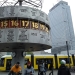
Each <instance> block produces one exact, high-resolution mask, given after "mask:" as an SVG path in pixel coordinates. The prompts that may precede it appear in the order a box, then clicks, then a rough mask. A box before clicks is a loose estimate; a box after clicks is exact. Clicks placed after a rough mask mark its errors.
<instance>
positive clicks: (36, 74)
mask: <svg viewBox="0 0 75 75" xmlns="http://www.w3.org/2000/svg"><path fill="white" fill-rule="evenodd" d="M49 73H50V71H47V73H46V75H49ZM0 75H8V72H0ZM34 75H38V71H35V74H34ZM53 75H57V70H54V72H53ZM71 75H75V73H72V72H71Z"/></svg>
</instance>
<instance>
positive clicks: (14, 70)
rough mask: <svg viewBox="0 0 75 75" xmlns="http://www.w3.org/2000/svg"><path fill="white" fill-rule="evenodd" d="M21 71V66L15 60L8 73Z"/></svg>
mask: <svg viewBox="0 0 75 75" xmlns="http://www.w3.org/2000/svg"><path fill="white" fill-rule="evenodd" d="M21 71H22V68H21V66H20V62H17V63H16V64H15V65H14V66H12V68H11V70H10V72H9V74H8V75H11V74H12V75H14V74H15V75H19V74H20V73H21Z"/></svg>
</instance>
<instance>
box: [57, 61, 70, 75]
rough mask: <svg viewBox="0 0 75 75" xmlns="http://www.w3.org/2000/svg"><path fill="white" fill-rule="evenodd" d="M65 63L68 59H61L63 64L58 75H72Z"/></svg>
mask: <svg viewBox="0 0 75 75" xmlns="http://www.w3.org/2000/svg"><path fill="white" fill-rule="evenodd" d="M65 64H66V61H65V60H61V65H60V67H59V69H58V74H57V75H71V73H70V70H69V68H68V67H66V66H65Z"/></svg>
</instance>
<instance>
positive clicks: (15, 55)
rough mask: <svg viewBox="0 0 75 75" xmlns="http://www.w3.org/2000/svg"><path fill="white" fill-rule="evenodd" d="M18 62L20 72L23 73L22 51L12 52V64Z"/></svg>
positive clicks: (23, 60)
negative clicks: (20, 68)
mask: <svg viewBox="0 0 75 75" xmlns="http://www.w3.org/2000/svg"><path fill="white" fill-rule="evenodd" d="M16 62H20V66H21V67H22V74H23V75H24V64H25V59H24V55H23V52H22V51H19V50H18V51H16V52H12V66H13V65H14V64H15V63H16Z"/></svg>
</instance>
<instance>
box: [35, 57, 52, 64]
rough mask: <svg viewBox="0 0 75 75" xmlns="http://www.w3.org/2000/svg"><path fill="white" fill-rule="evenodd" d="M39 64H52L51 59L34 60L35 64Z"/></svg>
mask: <svg viewBox="0 0 75 75" xmlns="http://www.w3.org/2000/svg"><path fill="white" fill-rule="evenodd" d="M39 62H46V63H47V64H50V63H51V62H52V63H53V59H52V58H40V59H39V58H37V59H36V64H39Z"/></svg>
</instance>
